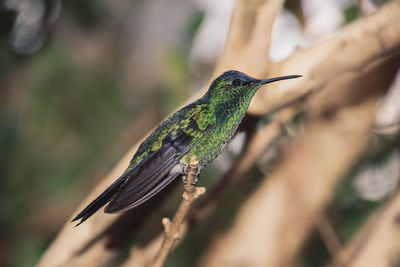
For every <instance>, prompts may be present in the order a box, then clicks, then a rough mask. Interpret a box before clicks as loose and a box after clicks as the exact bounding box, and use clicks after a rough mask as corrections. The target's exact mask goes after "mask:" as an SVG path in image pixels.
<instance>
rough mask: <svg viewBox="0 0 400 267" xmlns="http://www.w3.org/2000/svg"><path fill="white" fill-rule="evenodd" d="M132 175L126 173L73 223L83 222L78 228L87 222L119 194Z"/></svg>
mask: <svg viewBox="0 0 400 267" xmlns="http://www.w3.org/2000/svg"><path fill="white" fill-rule="evenodd" d="M129 175H130V174H129V173H125V174H123V175H122V176H121V177H120V178H118V179H117V180H116V181H115V182H114V183H112V184H111V185H110V186H109V187H108V188H107V189H106V190H105V191H104V192H103V193H101V194H100V195H99V196H98V197H97V198H96V199H95V200H93V201H92V202H91V203H90V204H89V205H87V206H86V208H84V209H83V210H82V211H81V212H80V213H79V214H78V215H77V216H76V217H75V218H74V219H73V220H72V221H71V222H74V221H77V220H79V219H80V220H81V221H80V222H79V223H78V224H77V225H75V227H76V226H78V225H80V224H81V223H83V222H84V221H86V220H87V219H88V218H89V217H90V216H92V215H93V214H94V213H95V212H96V211H98V210H99V209H101V208H102V207H103V206H104V205H105V204H107V202H109V201H110V199H111V198H112V197H113V196H114V195H115V194H116V193H117V192H118V189H119V188H120V186H121V185H122V184H123V183H124V182H125V180H126V178H128V176H129Z"/></svg>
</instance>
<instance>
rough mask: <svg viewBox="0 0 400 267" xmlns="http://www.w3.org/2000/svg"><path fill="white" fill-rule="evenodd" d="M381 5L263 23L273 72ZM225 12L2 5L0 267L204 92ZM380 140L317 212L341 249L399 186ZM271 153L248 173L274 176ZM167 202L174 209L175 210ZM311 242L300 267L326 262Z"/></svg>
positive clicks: (221, 5)
mask: <svg viewBox="0 0 400 267" xmlns="http://www.w3.org/2000/svg"><path fill="white" fill-rule="evenodd" d="M383 2H385V1H356V0H329V1H328V0H325V1H318V0H303V1H286V4H285V8H284V9H283V10H282V12H281V13H280V14H279V16H278V17H277V19H276V22H275V25H274V30H273V34H272V44H271V48H270V58H271V60H273V61H276V62H278V61H281V60H284V59H285V58H287V57H289V56H290V55H291V54H292V53H293V52H294V51H296V49H299V48H306V47H308V46H310V45H312V44H314V43H317V42H319V41H321V40H324V39H326V38H328V37H329V36H330V35H331V34H332V33H333V32H335V31H336V30H337V29H339V28H341V27H343V26H344V25H346V24H348V23H351V22H352V21H354V20H357V19H358V18H359V17H362V16H365V15H367V14H369V13H371V12H373V11H374V10H375V9H376V8H378V7H379V5H381V4H383ZM234 4H235V1H234V0H229V1H227V0H225V1H222V0H219V1H215V0H214V1H213V0H204V1H201V0H192V1H186V0H171V1H165V0H151V1H140V0H137V1H126V0H116V1H103V0H100V1H92V0H85V1H72V0H71V1H61V0H4V1H2V2H0V103H1V105H0V175H1V179H0V203H1V204H0V266H17V267H25V266H33V265H34V264H35V263H36V262H37V261H38V260H39V258H40V257H41V255H42V253H43V252H44V251H45V249H46V248H47V247H48V246H49V244H50V243H51V241H52V240H53V239H54V238H55V236H56V235H57V233H58V231H59V230H60V229H61V227H62V225H63V224H64V223H65V221H66V220H68V218H70V216H71V214H72V213H73V212H74V211H75V209H76V207H77V206H78V205H79V203H80V202H81V201H82V200H83V199H84V197H85V196H86V195H87V194H88V192H90V191H91V188H92V187H93V186H95V185H96V184H97V183H98V182H99V181H100V179H101V178H102V177H103V176H104V175H105V174H106V173H107V172H108V171H109V170H110V169H111V168H112V167H113V166H114V165H115V164H116V163H117V162H118V161H119V159H120V158H121V157H122V156H123V155H124V153H126V152H127V150H128V149H129V148H130V147H131V146H132V144H134V143H136V142H137V141H138V140H139V139H140V138H142V137H143V135H145V134H146V133H147V132H148V131H149V130H150V129H152V128H153V127H154V126H155V125H156V124H157V123H158V122H159V121H160V120H162V119H163V118H164V117H165V116H166V115H168V114H169V113H170V112H172V111H173V110H175V109H176V108H177V107H178V106H179V105H181V104H182V103H183V102H184V101H186V100H187V99H188V98H189V97H190V96H191V95H193V94H194V93H195V92H197V91H199V90H200V89H201V88H202V87H203V86H204V85H206V84H207V82H208V79H209V78H210V75H211V74H212V72H213V69H214V65H215V64H216V61H217V59H218V58H219V57H220V55H221V54H222V51H223V48H224V42H225V39H226V35H227V32H228V28H229V21H230V17H231V13H232V9H233V7H234ZM289 74H291V73H289ZM397 80H399V79H397ZM396 90H397V91H395V90H394V89H393V91H394V92H392V95H391V97H390V99H391V100H390V99H389V100H386V101H387V102H388V103H387V104H386V106H387V107H391V108H390V109H389V111H385V110H383V111H381V113H379V114H382V115H377V116H378V117H379V116H380V117H379V118H380V119H381V120H382V121H383V122H385V123H387V121H388V120H389V124H391V125H392V124H393V123H394V124H396V118H398V114H399V106H400V105H399V104H398V103H400V102H399V101H400V98H399V95H400V93H399V92H400V86H399V85H398V86H397V89H396ZM388 118H389V119H388ZM306 121H307V111H306V110H303V111H302V112H299V113H298V114H297V116H295V118H294V119H293V120H291V121H290V122H289V123H287V125H285V127H284V128H285V131H282V135H281V136H280V137H281V138H282V140H284V141H282V140H281V141H280V142H285V140H287V139H288V138H290V137H291V133H292V132H296V133H299V132H301V131H302V126H303V124H304V123H305V122H306ZM265 122H268V117H266V119H265V120H264V123H265ZM392 126H393V125H392ZM386 130H387V129H386ZM387 131H388V132H385V138H384V140H383V141H382V139H381V138H378V137H377V138H376V139H375V141H374V142H373V144H372V145H371V147H370V149H369V150H368V151H366V152H365V153H364V154H363V156H362V158H360V159H359V162H358V163H357V165H356V166H354V168H352V169H351V170H350V171H349V173H348V174H346V177H345V178H344V179H343V180H342V183H341V184H340V185H339V188H338V189H337V193H336V195H335V198H334V200H333V201H332V203H331V204H330V207H329V209H328V211H327V213H328V214H329V217H330V218H331V220H332V222H333V224H334V225H335V230H336V232H337V235H338V238H339V239H340V240H341V241H343V242H345V241H346V240H348V239H349V238H350V237H351V236H353V235H354V234H355V233H356V231H357V229H359V228H360V226H361V225H362V224H363V222H364V221H365V220H366V218H368V216H369V215H370V214H371V212H373V211H374V210H375V209H376V208H378V207H379V206H380V205H381V203H382V202H384V201H385V200H387V199H388V198H389V197H390V196H391V194H392V193H393V192H394V191H395V190H396V188H397V186H398V179H399V176H400V167H399V166H400V155H399V151H398V149H399V147H400V138H399V134H398V127H396V126H393V127H392V128H391V129H389V130H387ZM242 142H243V138H242V139H241V138H240V137H239V138H237V140H235V142H234V144H233V145H232V146H231V147H230V148H229V150H228V151H227V152H226V153H225V154H224V155H222V156H221V157H220V158H219V159H218V160H217V162H216V163H214V164H213V165H212V166H210V168H209V170H208V171H207V172H206V173H207V174H206V175H204V176H205V177H207V178H206V180H205V181H204V183H205V184H212V183H215V182H216V180H217V179H218V177H219V176H220V175H221V174H222V173H223V172H224V171H226V170H227V169H228V167H229V166H230V165H231V164H232V158H234V157H235V155H237V154H238V153H239V151H240V147H241V145H242ZM275 148H276V147H274V149H270V150H269V151H268V153H266V154H265V157H264V158H263V159H260V162H261V163H259V164H258V167H257V168H256V169H254V170H253V173H256V174H259V173H263V174H265V173H268V172H269V171H270V169H271V168H273V166H274V164H273V160H271V158H275V156H276V155H278V154H279V153H278V152H277V150H278V149H275ZM271 153H272V154H271ZM256 174H254V175H253V176H254V177H255V178H253V179H250V180H249V182H247V183H246V182H242V185H241V186H242V187H241V188H242V189H243V187H244V188H245V190H244V192H248V191H250V189H248V190H247V189H246V186H248V187H251V186H253V184H255V183H257V182H259V180H260V175H256ZM253 176H252V177H253ZM249 183H250V185H249ZM239 188H240V187H239ZM246 190H247V191H246ZM237 192H241V191H240V190H239V191H237ZM237 192H236V193H237ZM242 194H245V193H242ZM242 197H244V196H242ZM239 200H240V198H239V199H236V198H235V199H232V196H231V198H230V197H229V196H228V197H226V200H225V202H224V203H225V204H223V205H225V208H226V210H227V211H226V213H224V212H221V213H220V218H218V213H217V214H216V215H215V214H214V217H211V218H212V219H209V221H206V222H205V223H204V224H203V225H202V226H200V227H199V228H198V229H197V233H196V232H195V233H194V234H192V239H189V241H190V240H198V238H199V236H201V235H202V232H203V233H204V232H205V231H207V229H209V228H207V227H208V226H209V225H213V226H215V225H221V227H226V226H227V225H229V224H230V219H229V218H231V217H232V216H233V215H232V214H231V213H233V212H231V209H230V206H229V205H228V206H227V203H235V201H239ZM172 203H173V204H171V207H170V209H171V210H174V207H176V205H175V204H176V200H175V202H174V201H172ZM232 206H235V205H234V204H232ZM232 209H233V207H232ZM161 213H162V212H161ZM162 214H163V213H162ZM150 229H151V227H150ZM196 234H197V237H196ZM196 238H197V239H196ZM203 238H204V239H205V238H206V237H203ZM322 239H323V238H321V236H320V235H319V234H318V233H314V234H313V235H312V236H311V237H310V239H309V240H308V241H307V244H306V246H305V247H304V252H303V254H304V255H303V262H304V266H322V265H324V264H327V263H329V262H330V257H329V248H327V246H326V244H324V241H323V240H322ZM189 241H187V242H186V243H190V242H189ZM127 247H128V246H127ZM201 249H202V248H201V246H199V244H197V245H194V247H191V248H190V247H189V248H188V247H187V246H186V249H181V250H180V251H181V252H179V250H178V251H177V252H175V254H173V256H172V258H171V259H170V260H171V263H170V264H171V266H190V265H189V264H190V262H193V261H192V260H193V259H197V258H196V257H197V256H196V255H192V254H196V253H197V251H199V250H201ZM124 253H125V254H124ZM126 253H127V250H126V251H125V252H124V251H123V252H122V253H121V254H120V256H119V257H120V258H123V257H124V255H125V257H126ZM190 253H192V254H190ZM182 255H187V256H186V258H185V256H182ZM120 258H118V257H117V259H116V260H115V261H116V262H118V261H121V259H120ZM194 262H195V261H194ZM111 266H113V264H111ZM396 266H397V265H396Z"/></svg>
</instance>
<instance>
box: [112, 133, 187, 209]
mask: <svg viewBox="0 0 400 267" xmlns="http://www.w3.org/2000/svg"><path fill="white" fill-rule="evenodd" d="M192 140H193V137H192V136H190V135H187V134H185V133H184V132H180V134H179V135H177V136H175V137H172V136H171V135H168V136H167V137H166V138H165V139H164V140H163V144H162V146H161V148H160V149H159V150H157V151H156V152H155V153H154V154H153V155H152V156H151V157H149V158H148V159H147V160H146V161H145V162H143V164H141V166H140V167H139V170H138V171H137V173H136V174H135V175H134V176H131V177H130V178H129V179H128V180H127V181H126V182H125V183H124V184H123V185H122V186H121V187H120V190H118V192H117V194H115V196H114V197H113V198H112V199H111V201H110V203H109V204H108V205H107V207H106V208H105V212H107V213H114V212H119V211H123V210H126V209H130V208H133V207H136V206H137V205H139V204H141V203H143V202H144V201H146V200H147V199H149V198H150V197H152V196H154V195H155V194H156V193H158V192H159V191H160V190H161V189H163V188H164V187H165V186H167V185H168V184H169V183H170V182H171V181H173V179H174V178H176V177H177V176H178V175H179V173H175V174H174V173H171V174H170V171H171V169H172V168H173V167H174V166H175V165H176V164H178V163H179V160H180V159H181V158H182V156H184V155H185V154H186V152H187V151H188V150H189V149H190V148H191V146H190V143H191V141H192ZM178 155H180V156H178Z"/></svg>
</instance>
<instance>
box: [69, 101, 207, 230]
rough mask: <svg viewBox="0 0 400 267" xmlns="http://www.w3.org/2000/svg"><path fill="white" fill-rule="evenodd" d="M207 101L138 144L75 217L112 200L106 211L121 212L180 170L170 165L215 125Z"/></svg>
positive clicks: (184, 111)
mask: <svg viewBox="0 0 400 267" xmlns="http://www.w3.org/2000/svg"><path fill="white" fill-rule="evenodd" d="M210 116H211V115H210V113H209V112H208V110H207V105H204V104H196V105H194V104H191V105H188V106H186V107H185V108H183V109H181V110H180V111H178V112H177V113H175V114H174V115H172V116H171V117H170V118H168V119H167V120H166V121H164V122H163V123H162V124H161V125H160V126H159V127H158V128H157V129H155V130H154V131H153V133H152V134H150V136H149V137H148V138H147V139H146V140H145V141H144V142H143V143H142V144H141V145H140V146H139V148H138V150H137V152H136V153H135V155H134V156H133V158H132V160H131V163H130V165H129V166H128V168H127V170H126V171H125V172H124V173H123V174H122V175H121V177H119V178H118V179H117V180H116V181H115V182H114V183H112V184H111V185H110V186H109V187H108V188H107V189H106V190H105V191H104V192H103V193H101V194H100V195H99V196H98V197H97V198H96V199H94V200H93V201H92V202H91V203H90V204H89V205H87V206H86V207H85V208H84V209H83V210H82V211H81V212H80V213H79V214H78V215H77V216H76V217H75V218H74V219H73V220H72V221H77V220H80V222H79V224H81V223H82V222H84V221H85V220H87V219H88V218H89V217H90V216H92V215H93V214H94V213H95V212H96V211H97V210H99V209H100V208H101V207H103V206H104V205H106V204H107V202H110V203H109V205H108V206H107V207H106V209H105V212H109V213H112V212H118V211H122V210H125V209H128V208H132V207H135V206H137V205H140V204H141V203H143V202H144V201H146V200H148V199H149V198H151V197H152V196H154V195H155V194H156V193H158V192H159V191H160V190H162V189H163V188H164V187H165V186H167V185H168V184H169V183H170V182H171V181H173V180H174V178H176V177H177V176H178V175H179V173H177V172H175V173H174V172H171V173H170V171H171V169H172V168H173V167H174V166H175V165H176V164H177V163H178V162H179V160H180V159H181V158H182V157H183V156H185V154H186V153H187V152H188V151H189V150H190V149H191V148H192V147H193V145H195V144H196V143H197V142H198V141H199V140H200V139H201V138H202V136H204V134H205V132H207V131H209V130H210V129H212V127H213V124H214V123H215V119H212V118H211V119H210Z"/></svg>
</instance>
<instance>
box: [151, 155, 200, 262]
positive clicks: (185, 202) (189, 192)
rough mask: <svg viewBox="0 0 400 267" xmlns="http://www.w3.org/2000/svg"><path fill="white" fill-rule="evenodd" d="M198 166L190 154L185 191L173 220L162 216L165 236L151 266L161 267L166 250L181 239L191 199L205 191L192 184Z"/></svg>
mask: <svg viewBox="0 0 400 267" xmlns="http://www.w3.org/2000/svg"><path fill="white" fill-rule="evenodd" d="M198 167H199V162H198V160H197V157H196V156H192V158H191V159H190V162H189V168H188V175H187V183H186V184H185V192H183V195H182V202H181V204H180V205H179V208H178V210H177V211H176V214H175V217H174V220H173V221H172V223H171V221H170V220H169V219H168V218H163V220H162V223H163V225H164V230H165V238H164V241H163V243H162V245H161V248H160V250H159V251H158V253H157V255H156V257H155V258H154V262H153V265H152V266H153V267H161V266H163V264H164V262H165V260H166V258H167V256H168V252H169V251H170V249H171V248H172V246H173V244H174V243H175V241H176V240H179V239H182V237H183V236H182V232H181V226H182V223H183V220H184V218H185V217H186V214H187V213H188V211H189V209H190V206H191V205H192V203H193V201H194V200H196V199H197V198H198V197H199V196H201V195H202V194H204V193H205V192H206V189H205V188H204V187H196V186H194V184H195V182H196V176H197V174H196V173H197V170H198Z"/></svg>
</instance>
